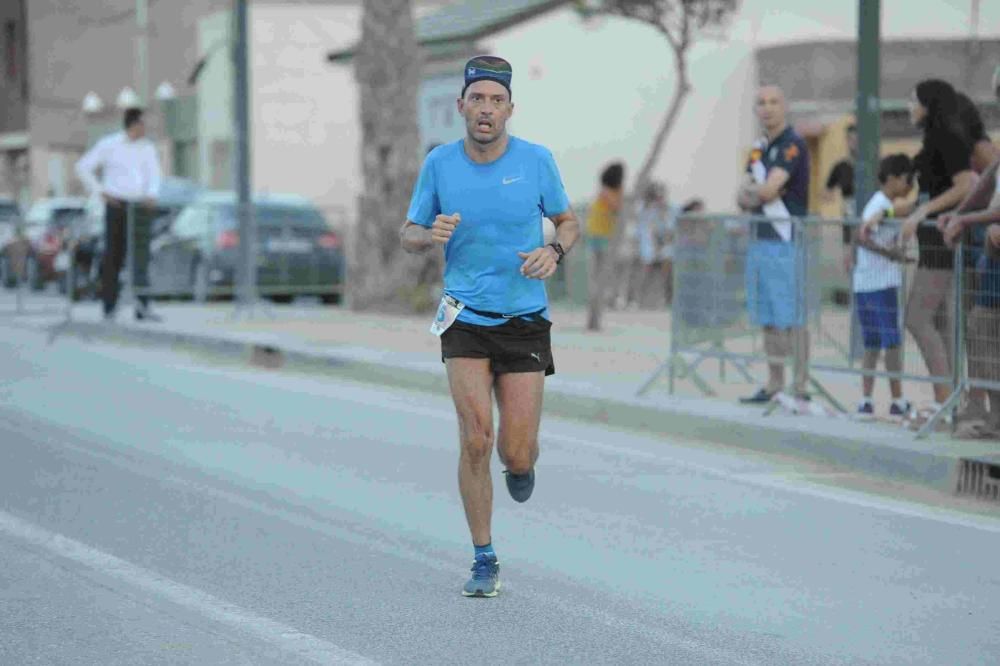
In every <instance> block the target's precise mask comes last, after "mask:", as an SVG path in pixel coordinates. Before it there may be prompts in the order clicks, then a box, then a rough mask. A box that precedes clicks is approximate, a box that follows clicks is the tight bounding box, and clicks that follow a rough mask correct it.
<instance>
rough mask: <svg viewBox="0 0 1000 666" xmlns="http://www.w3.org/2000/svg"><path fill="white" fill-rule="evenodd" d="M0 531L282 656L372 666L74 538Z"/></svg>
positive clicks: (17, 527) (1, 519)
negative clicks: (151, 596)
mask: <svg viewBox="0 0 1000 666" xmlns="http://www.w3.org/2000/svg"><path fill="white" fill-rule="evenodd" d="M0 532H4V533H6V534H8V535H10V536H12V537H15V538H17V539H20V540H22V541H26V542H28V543H30V544H32V545H33V546H37V547H39V548H43V549H45V550H47V551H48V552H50V553H52V554H54V555H57V556H59V557H61V558H64V559H67V560H72V561H73V562H76V563H78V564H82V565H83V566H85V567H88V568H89V569H93V570H95V571H97V572H99V573H101V574H104V575H106V576H110V577H112V578H115V579H117V580H120V581H122V582H124V583H126V584H128V585H131V586H133V587H137V588H139V589H142V590H145V591H146V592H150V593H152V594H154V595H156V596H159V597H162V598H164V599H166V600H168V601H170V602H172V603H175V604H177V605H179V606H182V607H184V608H187V609H189V610H191V611H194V612H196V613H198V614H200V615H202V616H204V617H206V618H208V619H210V620H213V621H215V622H218V623H220V624H223V625H226V626H228V627H230V628H232V629H235V630H237V631H239V632H242V633H246V634H250V635H251V636H253V637H254V638H256V639H258V640H260V641H263V642H264V643H267V644H269V645H272V646H274V647H276V648H278V649H280V650H282V651H284V652H287V653H289V654H293V655H296V656H297V657H301V658H303V659H307V660H309V661H313V662H316V663H317V664H350V665H352V666H353V665H355V664H358V665H361V664H366V665H367V664H375V663H376V662H374V661H371V660H369V659H366V658H365V657H362V656H361V655H358V654H355V653H353V652H350V651H348V650H345V649H343V648H341V647H338V646H336V645H334V644H333V643H330V642H328V641H325V640H323V639H321V638H317V637H316V636H313V635H311V634H306V633H303V632H301V631H298V630H297V629H294V628H293V627H289V626H288V625H284V624H281V623H280V622H275V621H274V620H270V619H268V618H266V617H261V616H259V615H254V614H253V613H251V612H249V611H247V610H246V609H244V608H241V607H239V606H237V605H235V604H231V603H229V602H227V601H224V600H222V599H218V598H216V597H214V596H212V595H210V594H208V593H206V592H203V591H201V590H198V589H196V588H193V587H190V586H188V585H183V584H181V583H178V582H176V581H173V580H170V579H169V578H165V577H164V576H161V575H159V574H157V573H155V572H153V571H149V570H147V569H143V568H142V567H139V566H137V565H135V564H132V563H131V562H127V561H125V560H122V559H120V558H117V557H115V556H114V555H110V554H108V553H105V552H103V551H100V550H97V549H95V548H91V547H90V546H88V545H86V544H83V543H80V542H79V541H76V540H74V539H70V538H69V537H66V536H63V535H61V534H56V533H54V532H50V531H48V530H46V529H44V528H42V527H38V526H37V525H33V524H32V523H29V522H26V521H24V520H21V519H20V518H18V517H16V516H13V515H11V514H9V513H7V512H5V511H0Z"/></svg>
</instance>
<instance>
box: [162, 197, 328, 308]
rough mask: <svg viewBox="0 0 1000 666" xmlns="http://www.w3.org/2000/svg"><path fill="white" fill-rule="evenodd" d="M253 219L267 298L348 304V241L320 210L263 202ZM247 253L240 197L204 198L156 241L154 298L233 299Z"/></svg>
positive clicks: (258, 201) (303, 203)
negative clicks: (343, 296) (343, 298)
mask: <svg viewBox="0 0 1000 666" xmlns="http://www.w3.org/2000/svg"><path fill="white" fill-rule="evenodd" d="M252 212H253V217H254V219H255V221H256V225H257V252H256V262H257V286H258V290H259V291H260V293H261V294H262V295H264V296H267V297H269V298H271V299H272V300H274V301H276V302H288V301H291V300H292V299H293V298H294V297H295V296H318V297H320V298H321V299H322V300H323V302H324V303H338V302H340V290H341V288H342V285H343V281H344V252H343V248H342V247H341V238H340V236H339V235H338V234H337V233H336V232H335V231H334V230H333V229H331V228H330V226H329V225H328V224H327V221H326V220H325V219H324V217H323V215H322V213H321V212H320V210H319V209H318V208H317V207H316V206H315V205H313V204H312V203H311V202H310V201H308V200H307V199H305V198H302V197H298V196H291V195H259V196H258V197H256V198H255V199H254V201H253V204H252ZM239 249H240V236H239V223H238V220H237V214H236V199H235V196H234V195H233V194H232V193H225V192H220V193H211V194H207V195H205V196H203V197H201V198H199V199H198V200H197V201H195V202H194V203H192V204H190V205H189V206H186V207H185V208H184V209H183V210H182V211H181V212H180V213H179V214H178V215H177V217H176V218H175V219H174V220H173V222H172V224H171V225H170V228H169V229H168V230H167V231H165V232H164V233H163V234H162V235H160V236H158V237H157V238H156V239H155V240H154V241H153V248H152V256H151V259H150V275H149V277H150V284H151V286H152V289H153V293H154V294H156V295H162V296H180V297H193V298H195V299H197V300H206V299H210V298H220V297H231V296H232V295H233V293H234V288H235V287H234V285H235V284H236V274H237V266H238V262H239V256H240V252H239Z"/></svg>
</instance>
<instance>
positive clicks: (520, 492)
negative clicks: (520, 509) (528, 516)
mask: <svg viewBox="0 0 1000 666" xmlns="http://www.w3.org/2000/svg"><path fill="white" fill-rule="evenodd" d="M504 475H505V476H506V477H507V492H509V493H510V496H511V497H513V498H514V501H515V502H527V501H528V498H529V497H531V493H532V491H533V490H534V489H535V470H534V469H532V470H531V471H530V472H528V473H527V474H512V473H511V472H508V471H506V470H504Z"/></svg>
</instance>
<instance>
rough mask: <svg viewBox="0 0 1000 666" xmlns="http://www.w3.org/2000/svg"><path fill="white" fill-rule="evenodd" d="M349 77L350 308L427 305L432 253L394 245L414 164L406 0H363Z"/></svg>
mask: <svg viewBox="0 0 1000 666" xmlns="http://www.w3.org/2000/svg"><path fill="white" fill-rule="evenodd" d="M363 7H364V9H363V14H362V19H361V42H360V45H359V47H358V53H357V56H356V62H355V68H356V69H355V76H356V79H357V81H358V85H359V88H360V93H361V110H360V117H361V140H362V144H361V173H362V180H363V184H364V185H363V187H364V189H363V193H362V194H361V196H360V197H359V200H358V215H357V220H356V223H355V226H354V229H353V232H352V234H351V238H350V241H351V242H350V253H349V261H348V285H347V286H348V298H349V303H350V305H351V307H352V309H355V310H367V309H383V310H384V309H391V310H404V311H409V312H414V311H423V310H427V309H429V308H432V307H433V305H434V303H433V300H434V296H433V295H432V289H433V287H432V285H429V284H427V281H426V279H425V280H424V281H421V276H428V275H430V276H433V280H435V281H436V280H437V279H439V277H440V263H441V257H440V254H441V253H440V252H431V253H428V254H427V255H423V256H415V255H409V254H407V253H405V252H403V251H402V249H401V248H400V244H399V229H400V227H401V226H402V223H403V221H404V219H405V216H406V210H407V207H408V205H409V201H410V193H411V190H412V187H413V184H414V182H415V181H416V177H417V173H418V171H419V169H420V157H421V155H420V147H419V129H418V126H417V92H418V87H419V85H420V71H421V66H420V50H419V47H418V44H417V38H416V33H415V30H414V23H413V8H412V6H411V1H410V0H379V1H378V2H365V3H363Z"/></svg>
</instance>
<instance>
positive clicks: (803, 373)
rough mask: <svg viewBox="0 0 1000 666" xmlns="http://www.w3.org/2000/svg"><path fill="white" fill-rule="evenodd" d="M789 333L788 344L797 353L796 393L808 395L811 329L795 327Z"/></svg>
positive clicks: (792, 351)
mask: <svg viewBox="0 0 1000 666" xmlns="http://www.w3.org/2000/svg"><path fill="white" fill-rule="evenodd" d="M787 333H788V344H789V345H790V346H792V349H791V350H790V351H791V353H793V354H795V393H796V395H806V394H807V393H808V392H809V329H808V328H806V327H805V326H803V327H802V328H793V329H791V330H789V331H787Z"/></svg>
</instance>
